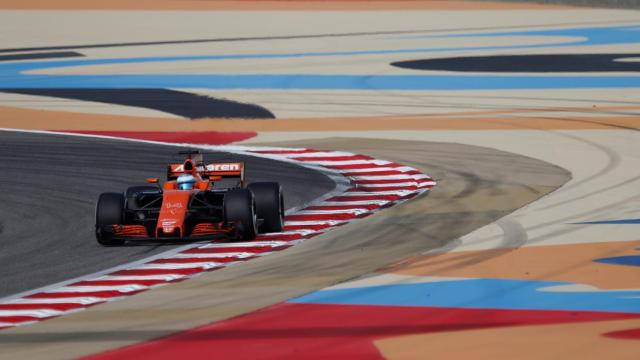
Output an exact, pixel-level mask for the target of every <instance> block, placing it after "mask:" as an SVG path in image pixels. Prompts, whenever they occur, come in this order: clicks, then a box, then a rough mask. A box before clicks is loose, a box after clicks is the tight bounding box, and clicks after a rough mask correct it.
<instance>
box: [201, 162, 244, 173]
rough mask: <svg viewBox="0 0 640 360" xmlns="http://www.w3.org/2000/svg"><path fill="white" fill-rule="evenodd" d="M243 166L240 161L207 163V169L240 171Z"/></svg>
mask: <svg viewBox="0 0 640 360" xmlns="http://www.w3.org/2000/svg"><path fill="white" fill-rule="evenodd" d="M241 168H242V165H241V164H240V163H228V164H209V165H207V171H240V169H241Z"/></svg>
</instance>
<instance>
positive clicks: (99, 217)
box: [96, 193, 124, 246]
mask: <svg viewBox="0 0 640 360" xmlns="http://www.w3.org/2000/svg"><path fill="white" fill-rule="evenodd" d="M123 213H124V195H122V194H120V193H103V194H100V197H99V198H98V204H97V205H96V240H98V243H100V244H101V245H105V246H116V245H122V244H124V240H121V239H114V238H113V233H110V232H104V231H102V227H103V226H108V225H118V224H121V223H122V217H123Z"/></svg>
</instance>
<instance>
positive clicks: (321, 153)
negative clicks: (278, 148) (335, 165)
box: [275, 151, 357, 158]
mask: <svg viewBox="0 0 640 360" xmlns="http://www.w3.org/2000/svg"><path fill="white" fill-rule="evenodd" d="M275 155H278V156H282V157H285V158H307V157H309V158H314V157H344V156H357V155H356V154H353V153H348V152H344V151H319V152H307V153H291V154H275Z"/></svg>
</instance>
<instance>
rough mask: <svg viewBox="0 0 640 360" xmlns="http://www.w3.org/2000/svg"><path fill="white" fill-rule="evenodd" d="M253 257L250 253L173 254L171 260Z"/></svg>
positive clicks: (253, 254)
mask: <svg viewBox="0 0 640 360" xmlns="http://www.w3.org/2000/svg"><path fill="white" fill-rule="evenodd" d="M255 255H256V254H255V253H250V252H228V253H212V254H207V253H193V254H191V253H186V254H175V255H173V256H172V257H171V259H196V258H198V259H199V258H203V259H217V258H228V257H232V258H237V259H244V258H248V257H252V256H255Z"/></svg>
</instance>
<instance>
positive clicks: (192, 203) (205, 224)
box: [96, 151, 284, 246]
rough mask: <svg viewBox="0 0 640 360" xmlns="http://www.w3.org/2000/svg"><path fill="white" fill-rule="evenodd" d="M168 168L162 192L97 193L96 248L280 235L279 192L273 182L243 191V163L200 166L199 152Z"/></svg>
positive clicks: (152, 181)
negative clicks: (134, 242) (136, 242)
mask: <svg viewBox="0 0 640 360" xmlns="http://www.w3.org/2000/svg"><path fill="white" fill-rule="evenodd" d="M179 154H180V155H186V156H187V159H186V160H185V161H184V163H182V164H170V165H169V166H168V169H167V181H166V182H165V183H164V185H163V186H161V185H160V183H159V181H158V179H157V178H152V179H147V182H148V183H150V184H153V185H145V186H133V187H130V188H128V189H127V191H125V192H124V193H103V194H101V195H100V197H99V198H98V204H97V206H96V238H97V240H98V242H99V243H100V244H102V245H107V246H109V245H122V244H124V242H125V241H127V240H147V241H149V240H152V241H163V240H164V241H178V240H204V239H210V238H215V237H220V236H221V235H223V236H227V237H228V238H230V239H232V240H253V239H254V238H255V237H256V235H257V234H258V233H259V232H260V233H269V232H280V231H282V227H283V223H284V203H283V196H282V188H281V187H280V185H279V184H278V183H277V182H257V183H252V184H249V185H247V186H245V180H244V163H242V162H233V163H215V164H207V165H205V163H204V161H203V157H202V154H201V153H200V152H199V151H185V152H180V153H179Z"/></svg>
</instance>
